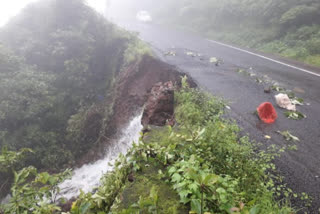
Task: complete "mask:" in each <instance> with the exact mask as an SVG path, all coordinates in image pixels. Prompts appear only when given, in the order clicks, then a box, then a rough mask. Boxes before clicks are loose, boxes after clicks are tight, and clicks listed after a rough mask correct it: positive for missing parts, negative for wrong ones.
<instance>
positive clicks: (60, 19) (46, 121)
mask: <svg viewBox="0 0 320 214" xmlns="http://www.w3.org/2000/svg"><path fill="white" fill-rule="evenodd" d="M0 39H1V42H2V45H1V46H0V66H1V69H0V137H1V139H0V147H2V146H4V145H7V146H8V147H9V148H10V149H14V150H15V149H20V148H32V149H33V151H34V154H33V155H30V156H29V157H28V158H27V162H28V163H30V164H32V165H34V166H36V167H44V168H47V169H51V170H54V169H59V167H61V166H63V165H65V164H69V163H72V162H73V160H74V159H75V158H76V157H78V156H80V155H81V154H83V153H84V152H85V151H87V150H88V149H89V148H91V147H92V146H93V145H94V143H96V142H97V140H98V138H99V134H100V131H101V130H102V127H103V125H104V124H103V123H104V119H106V114H107V113H105V112H104V109H103V108H101V105H102V104H103V103H106V102H108V99H109V97H108V95H109V94H110V92H111V88H112V84H113V82H114V79H115V75H116V74H117V72H118V71H119V70H120V68H121V66H122V64H123V63H124V61H126V60H125V59H124V56H125V53H126V52H127V51H126V49H127V48H128V46H129V44H130V43H131V41H133V40H135V39H134V37H133V36H130V35H127V34H126V33H125V32H122V33H120V31H119V30H118V29H117V28H116V27H114V26H113V25H112V24H110V23H107V22H106V21H105V19H104V17H103V16H102V15H99V14H97V13H96V12H94V11H93V9H91V8H90V7H88V6H86V5H85V3H84V2H83V1H81V0H70V1H63V0H46V1H40V2H37V3H34V4H32V5H29V6H28V7H27V8H25V9H24V10H23V11H22V13H21V14H20V15H18V16H17V17H15V18H14V19H13V20H11V21H10V22H9V24H8V25H7V26H5V27H4V28H3V29H1V32H0ZM9 49H11V50H9ZM109 103H111V102H109ZM84 130H85V131H84Z"/></svg>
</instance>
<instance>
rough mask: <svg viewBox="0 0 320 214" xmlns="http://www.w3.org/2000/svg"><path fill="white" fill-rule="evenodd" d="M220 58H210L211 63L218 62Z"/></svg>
mask: <svg viewBox="0 0 320 214" xmlns="http://www.w3.org/2000/svg"><path fill="white" fill-rule="evenodd" d="M217 62H218V59H217V58H216V57H211V58H210V63H217Z"/></svg>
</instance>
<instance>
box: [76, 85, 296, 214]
mask: <svg viewBox="0 0 320 214" xmlns="http://www.w3.org/2000/svg"><path fill="white" fill-rule="evenodd" d="M183 85H184V88H183V89H182V90H181V91H180V92H178V93H177V94H176V95H177V99H176V102H177V103H176V117H177V122H178V124H179V126H177V127H174V128H172V127H167V128H163V129H156V130H153V131H152V132H151V133H149V134H147V135H145V136H143V137H142V138H141V141H140V142H139V144H136V145H134V147H133V148H132V149H131V150H130V151H129V153H128V155H127V157H124V156H122V157H121V158H120V159H119V161H118V162H117V163H116V165H115V166H116V168H115V170H114V172H111V173H108V174H106V175H105V177H104V178H103V179H102V184H101V186H100V187H99V188H98V190H97V192H95V193H94V194H92V193H89V194H86V195H85V194H83V195H81V196H80V198H79V199H78V200H77V201H76V202H75V203H74V204H73V208H72V210H71V213H75V214H78V213H108V212H109V211H111V213H121V214H126V213H186V211H185V210H184V211H182V210H180V209H179V208H178V207H179V204H185V206H187V207H189V210H190V213H195V214H203V213H234V214H236V213H238V214H240V213H241V214H247V213H251V214H254V213H259V214H263V213H266V214H269V213H283V214H285V213H287V214H290V213H293V210H292V209H291V208H290V207H288V206H287V204H286V202H287V197H289V195H290V194H291V193H290V192H291V190H286V189H285V188H283V187H280V186H276V185H275V183H274V181H273V179H272V177H273V178H275V177H274V176H273V173H274V169H275V166H274V165H273V164H272V163H271V161H272V160H273V159H274V158H275V157H276V156H278V154H279V153H277V152H275V151H276V150H277V151H278V150H279V148H275V147H271V148H270V149H269V150H268V152H263V151H260V152H257V151H258V150H257V148H256V146H255V145H254V144H253V143H251V142H250V141H249V140H248V138H247V137H239V134H238V131H239V130H238V127H237V126H236V125H235V124H233V123H231V122H228V121H226V120H224V119H222V117H221V116H222V114H223V109H224V104H223V102H221V101H220V100H219V99H217V98H214V97H211V96H210V95H207V94H204V93H203V92H200V91H198V90H196V89H190V88H189V87H188V86H187V84H186V82H185V81H184V83H183ZM281 150H282V149H280V151H281ZM150 171H151V172H152V173H153V174H154V176H150V175H149V173H150ZM132 174H133V175H135V176H136V177H137V178H136V181H133V184H131V183H130V182H128V181H127V179H126V178H127V177H128V175H129V176H130V175H131V176H132ZM140 176H147V177H148V178H150V180H149V179H148V180H143V179H139V177H140ZM136 182H140V184H136ZM163 182H165V183H167V185H170V186H171V187H172V188H173V189H174V190H175V192H176V193H175V194H176V195H177V197H178V198H179V199H180V200H176V201H175V200H174V199H172V200H173V201H174V203H176V204H172V203H171V204H170V206H169V205H168V201H167V200H163V201H161V197H160V195H162V197H166V196H163V195H164V194H161V193H162V191H166V187H165V186H164V185H163V184H162V183H163ZM148 183H152V184H153V186H152V188H150V186H149V184H148ZM132 186H135V187H136V189H131V188H132ZM160 186H161V188H160ZM127 189H131V193H130V191H127ZM141 189H142V190H141ZM136 192H139V193H141V195H140V197H139V195H136ZM128 194H133V195H135V197H132V196H131V197H130V196H128ZM167 195H168V194H167ZM277 195H282V196H283V197H284V199H283V200H282V201H281V202H277V201H276V200H275V196H277ZM128 198H131V201H130V203H131V205H129V206H128V205H127V206H125V205H124V203H126V204H127V203H128Z"/></svg>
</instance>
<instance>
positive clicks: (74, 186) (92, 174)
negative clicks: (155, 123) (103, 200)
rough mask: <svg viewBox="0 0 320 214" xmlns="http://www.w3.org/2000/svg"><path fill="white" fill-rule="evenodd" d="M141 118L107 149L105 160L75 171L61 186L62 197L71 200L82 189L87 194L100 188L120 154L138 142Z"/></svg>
mask: <svg viewBox="0 0 320 214" xmlns="http://www.w3.org/2000/svg"><path fill="white" fill-rule="evenodd" d="M141 117H142V115H139V116H137V117H135V118H133V120H132V121H131V122H130V123H129V125H128V126H127V127H126V128H125V129H124V130H123V131H122V134H121V136H120V138H119V139H118V140H117V141H116V142H115V143H113V145H110V146H109V147H108V148H107V149H108V150H107V154H106V155H105V157H104V158H103V159H101V160H98V161H96V162H94V163H92V164H86V165H83V166H82V167H80V168H78V169H75V170H74V171H73V175H72V177H71V179H68V180H66V181H64V182H63V183H61V184H60V185H59V187H60V189H61V193H60V195H61V197H65V198H67V199H71V198H72V197H76V196H78V195H79V194H80V189H81V190H82V191H84V192H85V193H87V192H90V191H92V190H93V189H94V188H96V187H98V186H99V183H100V178H101V177H102V176H103V175H104V174H105V173H106V172H108V171H111V170H112V169H113V167H112V166H110V164H111V165H112V164H113V163H114V162H115V160H116V159H117V157H118V156H119V155H120V154H126V153H127V151H128V149H129V148H131V146H132V143H133V141H135V142H138V140H139V137H140V131H141V130H142V125H141Z"/></svg>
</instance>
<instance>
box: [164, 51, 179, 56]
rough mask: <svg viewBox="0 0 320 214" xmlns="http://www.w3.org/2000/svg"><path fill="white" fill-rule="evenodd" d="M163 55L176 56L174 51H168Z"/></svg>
mask: <svg viewBox="0 0 320 214" xmlns="http://www.w3.org/2000/svg"><path fill="white" fill-rule="evenodd" d="M164 55H165V56H176V52H175V51H168V52H166V53H165V54H164Z"/></svg>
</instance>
